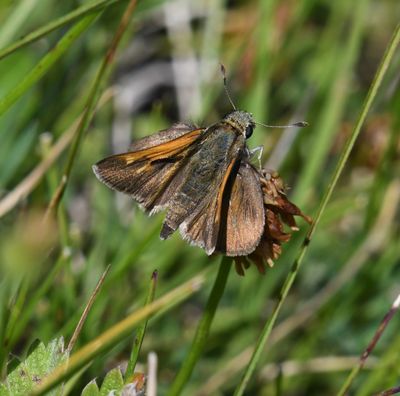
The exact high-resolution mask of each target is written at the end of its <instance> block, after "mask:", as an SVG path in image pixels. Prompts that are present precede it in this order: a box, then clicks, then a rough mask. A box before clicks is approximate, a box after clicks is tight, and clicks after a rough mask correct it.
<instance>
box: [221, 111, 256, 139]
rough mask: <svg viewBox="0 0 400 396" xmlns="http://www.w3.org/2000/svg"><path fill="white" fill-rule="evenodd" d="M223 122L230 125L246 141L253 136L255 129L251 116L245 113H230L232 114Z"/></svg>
mask: <svg viewBox="0 0 400 396" xmlns="http://www.w3.org/2000/svg"><path fill="white" fill-rule="evenodd" d="M223 121H224V122H226V123H228V124H230V125H232V126H233V127H234V128H235V129H236V130H239V131H240V132H241V133H242V134H243V135H244V137H245V138H246V139H248V138H249V137H250V136H251V135H252V134H253V130H254V128H255V127H256V123H255V122H254V119H253V115H252V114H250V113H248V112H247V111H241V110H235V111H232V113H229V114H228V115H226V116H225V117H224V119H223Z"/></svg>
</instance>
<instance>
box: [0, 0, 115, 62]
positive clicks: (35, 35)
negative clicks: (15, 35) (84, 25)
mask: <svg viewBox="0 0 400 396" xmlns="http://www.w3.org/2000/svg"><path fill="white" fill-rule="evenodd" d="M120 1H122V0H98V1H95V2H93V3H92V4H88V5H84V6H82V7H79V8H77V9H76V10H74V11H71V12H70V13H68V14H66V15H63V16H62V17H60V18H57V19H56V20H54V21H52V22H49V23H48V24H46V25H44V26H42V27H40V28H39V29H37V30H35V31H34V32H31V33H28V34H27V35H26V36H24V37H22V38H21V39H19V40H17V41H15V42H14V43H12V44H10V45H8V46H7V47H5V48H3V49H1V50H0V60H1V59H3V58H5V57H6V56H8V55H10V54H12V53H13V52H15V51H16V50H18V49H20V48H22V47H25V46H26V45H28V44H31V43H33V42H35V41H36V40H39V39H40V38H42V37H44V36H46V35H47V34H49V33H51V32H52V31H54V30H56V29H59V28H61V27H63V26H65V25H67V24H68V23H71V22H73V21H75V20H77V19H79V18H83V17H84V16H85V15H88V14H92V13H94V12H97V11H100V10H102V9H103V8H105V7H107V6H109V5H111V4H114V3H117V2H120Z"/></svg>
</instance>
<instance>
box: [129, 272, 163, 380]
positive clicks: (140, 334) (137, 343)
mask: <svg viewBox="0 0 400 396" xmlns="http://www.w3.org/2000/svg"><path fill="white" fill-rule="evenodd" d="M156 286H157V271H154V272H153V273H152V275H151V280H150V287H149V292H148V294H147V298H146V302H145V306H147V305H149V304H151V303H152V302H153V300H154V295H155V292H156ZM147 322H148V319H146V320H145V321H144V322H143V324H141V325H140V326H139V328H138V330H137V332H136V337H135V340H134V341H133V347H132V352H131V356H130V358H129V362H128V367H127V368H126V372H125V383H126V384H127V383H129V382H131V380H132V376H133V374H134V372H135V367H136V363H137V360H138V357H139V352H140V349H141V347H142V343H143V338H144V334H145V333H146V327H147Z"/></svg>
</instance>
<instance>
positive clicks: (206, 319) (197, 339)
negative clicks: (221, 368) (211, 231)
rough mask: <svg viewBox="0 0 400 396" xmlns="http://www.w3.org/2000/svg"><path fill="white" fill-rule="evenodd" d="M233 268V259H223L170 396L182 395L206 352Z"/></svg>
mask: <svg viewBox="0 0 400 396" xmlns="http://www.w3.org/2000/svg"><path fill="white" fill-rule="evenodd" d="M231 266H232V259H231V258H229V257H223V258H222V260H221V264H220V266H219V270H218V275H217V278H216V279H215V282H214V286H213V288H212V290H211V294H210V296H209V298H208V301H207V305H206V307H205V310H204V313H203V316H202V318H201V319H200V322H199V324H198V326H197V330H196V334H195V336H194V339H193V343H192V346H191V348H190V351H189V354H188V355H187V357H186V360H185V362H184V363H183V365H182V367H181V369H180V371H179V373H178V375H177V376H176V378H175V381H174V382H173V384H172V386H171V388H170V390H169V391H168V393H167V395H168V396H176V395H180V394H181V392H182V390H183V388H184V386H185V385H186V383H187V382H188V380H189V378H190V376H191V374H192V372H193V369H194V366H195V365H196V363H197V361H198V360H199V358H200V356H201V355H202V353H203V351H204V347H205V344H206V341H207V338H208V334H209V332H210V327H211V323H212V321H213V319H214V315H215V311H216V309H217V306H218V303H219V301H220V300H221V297H222V294H223V293H224V289H225V285H226V281H227V279H228V275H229V270H230V268H231Z"/></svg>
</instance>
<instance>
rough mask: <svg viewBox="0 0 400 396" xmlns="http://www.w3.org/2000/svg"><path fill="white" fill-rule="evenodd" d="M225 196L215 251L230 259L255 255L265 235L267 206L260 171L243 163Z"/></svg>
mask: <svg viewBox="0 0 400 396" xmlns="http://www.w3.org/2000/svg"><path fill="white" fill-rule="evenodd" d="M229 187H230V191H229V190H228V188H227V189H226V191H225V195H224V204H223V206H222V209H223V212H222V214H221V217H222V219H221V227H220V233H219V238H218V243H217V246H216V250H217V251H219V252H221V253H224V254H226V255H227V256H244V255H247V254H250V253H252V252H253V251H254V250H255V248H256V247H257V245H258V243H259V242H260V239H261V236H262V234H263V231H264V224H265V212H264V202H263V195H262V190H261V185H260V181H259V175H258V173H257V171H256V170H255V169H254V168H253V166H251V165H250V164H249V163H248V162H245V161H244V162H242V163H241V165H240V168H239V171H238V172H237V174H236V176H235V178H234V180H233V182H232V183H231V184H229Z"/></svg>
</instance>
